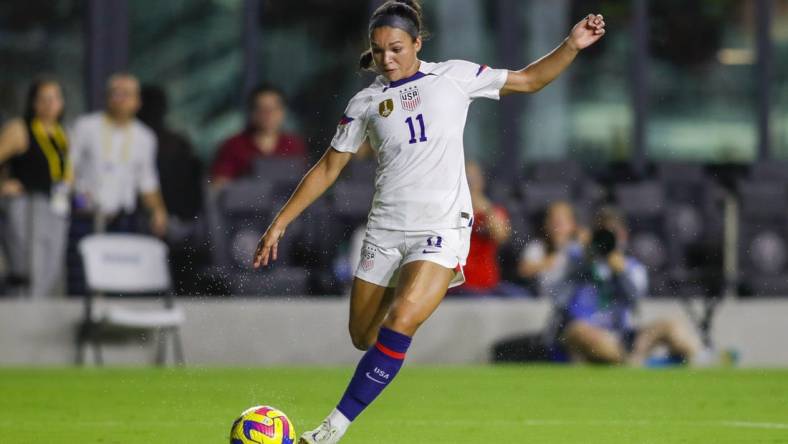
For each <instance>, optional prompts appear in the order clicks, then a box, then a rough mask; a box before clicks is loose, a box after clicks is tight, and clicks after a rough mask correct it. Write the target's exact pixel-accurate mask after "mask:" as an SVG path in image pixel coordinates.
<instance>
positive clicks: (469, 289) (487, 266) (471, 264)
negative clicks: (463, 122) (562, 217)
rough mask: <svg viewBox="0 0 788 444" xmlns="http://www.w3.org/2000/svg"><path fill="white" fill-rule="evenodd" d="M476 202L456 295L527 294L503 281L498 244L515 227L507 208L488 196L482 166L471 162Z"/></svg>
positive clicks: (468, 168) (468, 166)
mask: <svg viewBox="0 0 788 444" xmlns="http://www.w3.org/2000/svg"><path fill="white" fill-rule="evenodd" d="M465 170H466V174H467V177H468V187H469V188H470V192H471V202H472V204H473V211H474V213H473V228H472V231H471V246H470V254H469V255H468V260H467V264H466V265H465V268H464V270H463V271H464V274H465V285H463V286H461V287H459V288H458V289H457V290H456V291H453V292H452V293H453V294H478V295H482V294H485V295H491V294H492V295H501V296H526V295H527V292H526V291H525V289H523V288H520V287H518V286H517V285H515V284H512V283H509V282H503V281H501V267H500V263H499V258H498V247H499V246H500V245H501V244H503V243H504V242H506V241H508V240H509V237H510V236H511V234H512V227H511V224H510V223H509V214H508V213H507V212H506V209H505V208H504V207H502V206H500V205H497V204H495V203H493V202H491V201H490V199H489V198H488V197H487V196H486V195H485V179H484V172H483V171H482V168H481V166H479V164H478V163H476V162H468V163H467V164H466V166H465Z"/></svg>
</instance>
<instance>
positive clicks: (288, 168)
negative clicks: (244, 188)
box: [252, 157, 307, 183]
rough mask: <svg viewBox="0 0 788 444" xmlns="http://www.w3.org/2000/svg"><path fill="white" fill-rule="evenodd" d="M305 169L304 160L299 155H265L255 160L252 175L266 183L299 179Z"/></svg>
mask: <svg viewBox="0 0 788 444" xmlns="http://www.w3.org/2000/svg"><path fill="white" fill-rule="evenodd" d="M306 169H307V163H306V160H304V159H302V158H299V157H278V158H277V157H266V158H261V159H257V160H255V162H254V165H253V167H252V177H253V178H254V179H255V180H257V181H262V182H268V183H276V182H281V181H292V180H293V179H296V180H297V179H301V177H302V176H303V175H304V173H305V172H306Z"/></svg>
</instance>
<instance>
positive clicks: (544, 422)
mask: <svg viewBox="0 0 788 444" xmlns="http://www.w3.org/2000/svg"><path fill="white" fill-rule="evenodd" d="M371 422H374V423H384V424H388V423H391V424H394V423H396V424H400V425H401V424H402V422H403V421H402V420H399V421H395V420H382V421H377V420H373V421H371ZM405 422H407V423H408V424H411V425H418V426H433V427H434V426H446V425H448V426H465V425H468V424H469V423H468V421H463V420H459V419H450V420H423V419H422V420H405ZM33 424H39V421H38V420H36V421H29V422H27V421H25V420H21V421H18V420H17V421H11V420H0V429H2V428H11V427H13V428H19V427H20V426H21V427H24V426H26V425H33ZM47 424H49V425H50V426H54V427H58V426H66V427H69V428H71V427H79V428H85V427H96V428H114V427H127V426H128V425H129V424H128V422H124V421H69V420H60V421H58V420H47ZM136 424H137V425H138V426H140V427H150V426H154V427H183V426H184V425H188V426H189V427H194V426H201V427H209V428H214V427H225V426H227V425H228V424H229V423H227V424H225V423H218V422H213V421H199V422H185V421H181V420H177V421H137V422H136ZM484 424H485V425H492V426H496V427H523V426H525V427H565V426H586V427H664V426H680V427H712V428H715V427H721V428H734V429H765V430H788V423H779V422H756V421H732V420H719V421H650V420H577V421H575V420H564V419H523V420H506V419H497V420H490V421H484Z"/></svg>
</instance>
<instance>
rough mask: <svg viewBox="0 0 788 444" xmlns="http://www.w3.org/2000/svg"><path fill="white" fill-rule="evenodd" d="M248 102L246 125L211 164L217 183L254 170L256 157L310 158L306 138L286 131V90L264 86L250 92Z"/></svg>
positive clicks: (228, 141)
mask: <svg viewBox="0 0 788 444" xmlns="http://www.w3.org/2000/svg"><path fill="white" fill-rule="evenodd" d="M247 106H248V113H249V116H248V121H247V126H246V129H244V130H243V131H242V132H240V133H239V134H236V135H234V136H232V137H230V138H229V139H227V140H226V141H225V142H224V143H222V146H221V147H220V148H219V152H218V154H217V155H216V160H214V163H213V166H212V167H211V176H212V185H213V186H215V187H221V186H222V185H224V184H225V183H227V182H228V181H231V180H234V179H237V178H239V177H242V176H245V175H248V174H250V173H251V172H252V166H253V164H254V161H255V159H259V158H264V157H299V158H302V159H305V158H306V155H307V153H306V145H305V144H304V141H303V139H302V138H301V137H300V136H297V135H295V134H288V133H284V132H283V131H282V126H283V125H284V122H285V117H286V112H287V110H286V107H285V96H284V93H282V91H280V90H279V89H278V88H275V87H273V86H270V85H263V86H260V87H258V88H256V89H255V90H254V91H252V92H251V93H250V94H249V99H248V103H247Z"/></svg>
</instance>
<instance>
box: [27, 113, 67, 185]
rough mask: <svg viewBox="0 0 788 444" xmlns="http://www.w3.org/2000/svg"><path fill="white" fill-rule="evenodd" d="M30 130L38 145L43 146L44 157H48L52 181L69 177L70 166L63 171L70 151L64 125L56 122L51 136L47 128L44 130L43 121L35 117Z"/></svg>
mask: <svg viewBox="0 0 788 444" xmlns="http://www.w3.org/2000/svg"><path fill="white" fill-rule="evenodd" d="M30 130H31V132H32V133H33V137H34V138H35V139H36V142H37V143H38V146H39V147H40V148H41V151H42V152H43V153H44V157H46V159H47V164H49V175H50V177H51V178H52V181H53V182H60V181H61V180H64V179H67V178H69V177H70V174H69V173H70V168H68V167H67V166H66V168H65V169H66V171H63V169H64V168H63V167H64V164H66V161H65V158H66V152H67V151H68V139H66V133H65V132H64V131H63V127H61V126H60V124H59V123H56V124H55V127H54V131H53V134H52V138H50V137H49V135H47V133H46V130H44V125H43V124H42V123H41V121H40V120H39V119H38V118H34V119H33V120H32V121H31V122H30ZM53 142H54V143H53ZM58 152H59V154H58ZM61 156H62V158H63V164H61Z"/></svg>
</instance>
